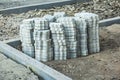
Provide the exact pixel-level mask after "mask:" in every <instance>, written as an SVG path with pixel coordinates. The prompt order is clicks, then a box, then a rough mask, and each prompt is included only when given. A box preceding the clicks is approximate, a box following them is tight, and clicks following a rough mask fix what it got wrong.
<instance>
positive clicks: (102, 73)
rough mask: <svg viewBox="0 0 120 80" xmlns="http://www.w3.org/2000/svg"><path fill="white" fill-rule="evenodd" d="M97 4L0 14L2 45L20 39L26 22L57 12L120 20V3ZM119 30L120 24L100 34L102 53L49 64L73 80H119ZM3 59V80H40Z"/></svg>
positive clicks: (0, 64)
mask: <svg viewBox="0 0 120 80" xmlns="http://www.w3.org/2000/svg"><path fill="white" fill-rule="evenodd" d="M95 1H96V2H93V1H91V2H86V3H82V4H81V3H76V4H73V5H65V6H61V7H53V8H52V9H42V10H41V9H40V10H32V11H28V12H26V13H20V14H8V15H4V14H0V41H3V40H8V39H13V38H19V26H20V24H21V21H22V20H23V19H28V18H34V17H42V16H44V15H45V14H53V13H54V12H56V11H65V12H66V13H67V14H68V15H74V13H76V12H82V11H83V10H84V11H87V12H92V13H96V14H98V15H99V16H100V20H102V19H107V18H113V17H117V16H120V2H119V0H104V1H102V0H95ZM119 30H120V25H119V24H114V25H112V26H109V27H105V28H102V29H101V30H100V44H101V52H100V53H96V54H92V55H90V56H87V57H80V58H77V59H69V60H66V61H50V62H47V63H45V64H47V65H49V66H51V67H53V68H55V69H56V70H58V71H60V72H62V73H63V74H65V75H68V76H69V77H71V78H73V80H119V79H120V68H119V67H120V36H119V34H120V31H119ZM0 56H2V57H0V80H10V79H11V80H38V79H37V77H36V75H34V74H33V73H32V72H31V71H30V70H29V69H27V68H25V67H24V66H22V65H20V64H18V63H16V62H14V61H12V60H10V59H9V58H6V57H5V56H4V55H2V54H1V53H0ZM14 65H15V67H14ZM16 66H17V67H16ZM16 76H17V77H16ZM10 77H11V78H10ZM18 78H19V79H18ZM29 78H30V79H29Z"/></svg>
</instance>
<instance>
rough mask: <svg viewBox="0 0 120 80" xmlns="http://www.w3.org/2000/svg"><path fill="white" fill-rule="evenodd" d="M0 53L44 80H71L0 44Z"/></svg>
mask: <svg viewBox="0 0 120 80" xmlns="http://www.w3.org/2000/svg"><path fill="white" fill-rule="evenodd" d="M0 51H1V52H2V53H3V54H4V55H6V56H7V57H9V58H11V59H13V60H15V61H16V62H18V63H20V64H22V65H24V66H26V67H28V68H30V69H31V70H32V71H33V72H35V73H36V74H38V76H39V77H41V78H43V79H44V80H72V79H71V78H69V77H67V76H65V75H64V74H62V73H60V72H58V71H56V70H54V69H52V68H50V67H49V66H47V65H45V64H43V63H41V62H38V61H37V60H35V59H33V58H31V57H29V56H27V55H25V54H24V53H22V52H20V51H18V50H16V49H14V48H13V47H11V46H9V45H7V44H5V43H3V42H0Z"/></svg>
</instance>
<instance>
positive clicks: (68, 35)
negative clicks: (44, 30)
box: [57, 17, 77, 58]
mask: <svg viewBox="0 0 120 80" xmlns="http://www.w3.org/2000/svg"><path fill="white" fill-rule="evenodd" d="M57 22H59V23H62V24H63V26H64V30H65V39H66V42H67V50H68V55H67V56H68V58H76V57H77V39H76V36H77V34H76V25H75V20H74V18H73V17H62V18H59V19H57Z"/></svg>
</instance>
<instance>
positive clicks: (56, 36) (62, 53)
mask: <svg viewBox="0 0 120 80" xmlns="http://www.w3.org/2000/svg"><path fill="white" fill-rule="evenodd" d="M50 30H51V33H52V39H53V44H54V45H53V47H54V59H55V60H66V59H67V45H66V40H65V33H64V28H63V25H62V24H61V23H50Z"/></svg>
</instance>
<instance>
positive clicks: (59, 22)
mask: <svg viewBox="0 0 120 80" xmlns="http://www.w3.org/2000/svg"><path fill="white" fill-rule="evenodd" d="M98 21H99V17H98V15H96V14H93V13H86V12H82V13H76V14H75V16H74V17H68V16H66V14H65V12H55V13H54V15H53V16H52V15H45V16H44V17H43V18H33V19H27V20H24V21H23V24H22V25H21V26H20V37H21V42H22V49H23V52H24V53H26V54H27V55H29V56H31V57H35V59H37V60H38V61H49V60H52V59H54V60H66V59H67V58H76V57H78V56H87V55H89V54H91V53H97V52H99V51H100V45H99V25H98ZM33 33H34V34H33ZM51 43H52V44H51Z"/></svg>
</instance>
